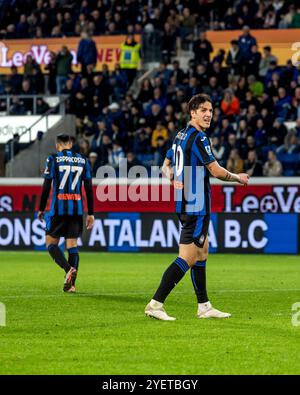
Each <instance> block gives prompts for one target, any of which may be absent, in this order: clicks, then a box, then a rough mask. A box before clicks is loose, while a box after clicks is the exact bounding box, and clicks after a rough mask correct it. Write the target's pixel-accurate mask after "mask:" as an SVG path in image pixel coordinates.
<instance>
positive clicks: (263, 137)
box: [254, 118, 268, 147]
mask: <svg viewBox="0 0 300 395" xmlns="http://www.w3.org/2000/svg"><path fill="white" fill-rule="evenodd" d="M256 128H257V129H256V131H255V133H254V139H255V141H256V145H257V146H258V147H262V146H266V145H267V144H268V132H267V130H266V129H265V127H264V121H263V120H262V119H261V118H259V119H258V120H257V122H256Z"/></svg>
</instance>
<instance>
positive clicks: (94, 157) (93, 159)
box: [89, 152, 99, 177]
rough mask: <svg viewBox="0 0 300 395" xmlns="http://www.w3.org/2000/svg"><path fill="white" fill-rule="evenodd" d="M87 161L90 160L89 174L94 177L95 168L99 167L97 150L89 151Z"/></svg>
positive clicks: (95, 173)
mask: <svg viewBox="0 0 300 395" xmlns="http://www.w3.org/2000/svg"><path fill="white" fill-rule="evenodd" d="M89 161H90V168H91V175H92V177H96V175H97V170H98V168H99V162H98V154H97V152H90V154H89Z"/></svg>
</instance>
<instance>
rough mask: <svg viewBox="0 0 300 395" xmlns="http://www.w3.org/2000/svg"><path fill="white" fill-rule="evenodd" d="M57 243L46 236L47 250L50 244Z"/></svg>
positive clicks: (57, 240)
mask: <svg viewBox="0 0 300 395" xmlns="http://www.w3.org/2000/svg"><path fill="white" fill-rule="evenodd" d="M58 242H59V239H56V238H54V237H51V236H49V235H47V236H46V247H47V248H48V247H49V245H51V244H55V245H57V244H58Z"/></svg>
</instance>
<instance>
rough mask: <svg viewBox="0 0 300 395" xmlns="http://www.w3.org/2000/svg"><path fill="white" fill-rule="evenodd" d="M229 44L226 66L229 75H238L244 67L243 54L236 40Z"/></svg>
mask: <svg viewBox="0 0 300 395" xmlns="http://www.w3.org/2000/svg"><path fill="white" fill-rule="evenodd" d="M230 44H231V47H230V49H229V51H228V54H227V58H226V64H227V66H228V67H229V70H230V73H231V74H234V75H240V74H241V73H242V71H243V66H244V54H243V51H242V49H241V48H240V47H239V45H238V41H237V40H232V41H231V42H230Z"/></svg>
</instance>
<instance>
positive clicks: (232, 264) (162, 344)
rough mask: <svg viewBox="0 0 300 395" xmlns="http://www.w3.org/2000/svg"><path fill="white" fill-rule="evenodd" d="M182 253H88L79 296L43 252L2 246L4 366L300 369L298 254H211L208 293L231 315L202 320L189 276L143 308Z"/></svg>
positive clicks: (0, 359)
mask: <svg viewBox="0 0 300 395" xmlns="http://www.w3.org/2000/svg"><path fill="white" fill-rule="evenodd" d="M174 257H175V254H174V255H171V254H150V253H148V254H130V253H127V254H125V253H81V264H80V273H79V278H78V284H77V289H78V292H77V294H76V295H69V294H64V293H63V292H62V283H63V272H62V271H61V269H59V268H58V267H57V266H56V265H55V263H54V262H53V261H52V260H51V259H50V258H49V256H48V255H47V254H46V253H42V252H35V253H34V252H33V253H30V252H22V253H21V252H1V253H0V269H1V272H0V273H1V274H0V302H2V303H4V304H5V306H6V310H7V325H6V327H0V344H1V346H0V374H149V375H150V374H275V373H278V374H281V373H284V374H292V373H293V374H294V373H296V374H299V373H300V326H298V327H295V326H293V325H292V323H291V317H292V310H291V306H292V304H293V303H295V302H300V270H299V265H300V262H299V257H298V256H275V255H273V256H262V255H260V256H259V255H211V256H210V258H209V260H208V266H207V277H208V291H209V296H210V299H211V301H212V302H213V304H214V305H215V306H216V307H217V308H219V309H223V310H224V311H229V312H231V313H232V318H230V319H226V320H199V319H197V318H196V316H195V313H196V299H195V296H194V292H193V288H192V283H191V280H190V276H189V274H187V275H186V276H185V278H184V279H183V280H182V282H181V283H180V284H178V286H177V287H176V289H175V290H174V291H173V292H172V294H171V295H170V296H169V298H168V300H167V302H166V309H167V311H168V313H169V314H170V315H174V316H175V317H177V321H175V322H160V321H156V320H153V319H150V318H147V317H145V316H144V313H143V311H144V307H145V305H146V303H147V302H148V300H149V298H150V297H151V296H152V295H153V293H154V291H155V289H156V287H157V285H158V283H159V281H160V277H161V274H162V273H163V271H164V270H165V268H166V267H167V265H169V263H170V262H171V261H172V260H173V259H174Z"/></svg>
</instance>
